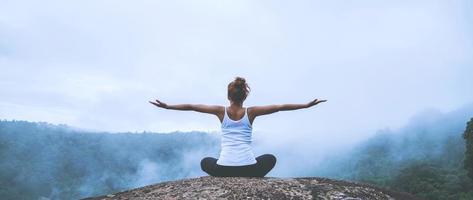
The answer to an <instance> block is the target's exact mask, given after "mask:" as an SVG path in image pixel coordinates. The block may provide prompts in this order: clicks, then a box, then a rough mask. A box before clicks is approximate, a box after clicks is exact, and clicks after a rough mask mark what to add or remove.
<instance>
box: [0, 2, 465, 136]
mask: <svg viewBox="0 0 473 200" xmlns="http://www.w3.org/2000/svg"><path fill="white" fill-rule="evenodd" d="M471 11H472V4H471V2H470V1H467V0H464V1H441V0H438V1H424V0H419V1H391V2H374V1H369V0H366V1H357V2H356V3H347V2H345V1H294V2H291V3H288V2H286V1H257V2H255V1H225V2H222V1H199V2H194V1H172V2H169V1H146V0H143V1H134V2H129V1H99V2H97V1H77V2H64V1H57V0H46V1H41V2H38V1H32V0H20V1H2V6H1V7H0V68H1V71H2V73H0V94H1V96H2V98H0V118H1V119H10V120H11V119H17V120H29V121H47V122H51V123H56V124H61V123H62V124H68V125H70V126H73V127H80V128H84V129H90V130H95V131H109V132H126V131H138V132H141V131H154V132H172V131H176V130H179V131H193V130H199V131H219V123H218V120H217V118H216V117H214V116H208V115H203V114H199V113H191V112H171V111H165V110H157V109H156V108H154V107H152V106H151V105H150V104H148V103H147V101H148V100H152V99H154V98H159V99H160V100H162V101H164V102H166V103H171V104H173V103H205V104H219V105H228V101H227V99H226V86H227V84H228V83H229V82H230V81H231V80H232V79H233V78H234V77H235V76H243V77H245V78H247V80H248V82H249V84H250V86H251V88H252V93H251V94H250V96H249V97H248V99H247V101H246V102H245V106H253V105H266V104H279V103H306V102H309V101H310V100H312V99H313V98H325V99H328V100H329V102H327V104H325V105H321V106H319V107H316V108H314V109H310V110H304V111H295V112H288V113H284V114H283V113H278V114H275V115H272V116H268V117H262V118H261V119H257V120H256V121H255V126H254V128H255V131H260V132H262V134H265V135H273V134H275V133H276V132H278V134H282V135H285V136H287V137H294V138H305V139H313V140H315V141H321V142H320V144H326V143H329V141H332V140H342V141H345V140H349V141H353V142H356V141H360V140H362V139H363V138H366V137H367V136H369V135H370V134H371V133H374V132H375V131H376V130H377V129H378V128H380V127H386V128H399V127H400V126H401V125H403V124H405V123H406V122H407V119H408V118H409V117H410V116H412V115H414V114H415V113H417V112H420V111H422V110H425V109H430V108H433V109H437V110H440V111H442V112H448V111H451V110H453V109H455V108H457V107H460V106H462V105H464V104H466V103H469V102H472V101H473V93H471V92H470V89H471V85H473V80H472V79H471V78H469V77H468V75H469V74H472V73H473V68H472V67H471V66H472V64H473V58H472V57H471V55H473V38H472V37H471V35H473V33H472V30H473V29H472V26H473V25H472V24H473V23H472V22H473V21H472V20H473V17H472V13H473V12H471ZM340 122H343V123H344V126H342V127H338V128H337V129H336V130H335V129H333V127H336V126H338V125H339V123H340ZM306 130H313V131H310V132H309V131H306ZM278 137H279V136H278ZM274 138H275V137H274ZM289 140H291V139H289Z"/></svg>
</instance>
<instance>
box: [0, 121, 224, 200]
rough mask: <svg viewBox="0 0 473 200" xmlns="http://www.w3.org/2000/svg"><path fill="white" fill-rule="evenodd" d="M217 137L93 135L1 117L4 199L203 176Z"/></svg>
mask: <svg viewBox="0 0 473 200" xmlns="http://www.w3.org/2000/svg"><path fill="white" fill-rule="evenodd" d="M218 148H219V138H218V137H216V136H215V135H213V134H207V133H201V132H188V133H181V132H175V133H169V134H156V133H114V134H110V133H92V132H85V131H81V130H75V129H73V128H70V127H67V126H65V125H60V126H57V125H51V124H48V123H32V122H25V121H0V157H1V162H0V197H1V199H40V198H42V197H43V198H49V199H78V198H81V197H88V196H95V195H99V194H107V193H111V192H117V191H121V190H124V189H130V188H134V187H139V186H143V185H147V184H152V183H156V182H161V181H167V180H175V179H181V178H185V177H190V176H200V175H204V174H203V173H202V172H201V171H200V166H199V163H200V159H201V158H202V157H203V156H209V155H210V156H216V154H218Z"/></svg>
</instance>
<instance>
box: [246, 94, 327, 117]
mask: <svg viewBox="0 0 473 200" xmlns="http://www.w3.org/2000/svg"><path fill="white" fill-rule="evenodd" d="M326 101H327V100H318V99H315V100H313V101H311V102H309V103H305V104H279V105H269V106H254V107H252V108H251V110H252V113H253V116H254V118H255V117H257V116H260V115H268V114H271V113H275V112H279V111H286V110H297V109H302V108H310V107H312V106H315V105H317V104H319V103H323V102H326Z"/></svg>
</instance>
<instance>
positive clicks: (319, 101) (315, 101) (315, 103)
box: [307, 99, 327, 108]
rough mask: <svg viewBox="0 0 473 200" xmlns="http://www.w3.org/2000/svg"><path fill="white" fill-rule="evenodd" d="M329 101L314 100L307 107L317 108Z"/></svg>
mask: <svg viewBox="0 0 473 200" xmlns="http://www.w3.org/2000/svg"><path fill="white" fill-rule="evenodd" d="M326 101H327V100H319V99H314V100H313V101H311V102H309V103H307V107H308V108H309V107H312V106H315V105H317V104H319V103H323V102H326Z"/></svg>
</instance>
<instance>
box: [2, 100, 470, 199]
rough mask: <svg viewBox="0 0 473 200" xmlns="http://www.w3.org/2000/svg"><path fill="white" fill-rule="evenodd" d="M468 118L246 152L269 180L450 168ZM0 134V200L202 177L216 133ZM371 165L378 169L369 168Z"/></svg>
mask: <svg viewBox="0 0 473 200" xmlns="http://www.w3.org/2000/svg"><path fill="white" fill-rule="evenodd" d="M472 113H473V105H471V104H469V105H465V106H463V107H461V108H458V109H456V110H455V111H452V112H448V113H442V112H440V111H437V110H426V111H424V112H421V113H418V114H417V115H415V116H413V117H412V118H411V119H410V120H409V123H407V124H406V125H404V126H403V127H401V128H399V129H395V130H388V129H381V130H379V131H378V132H377V134H376V136H375V137H370V138H369V139H365V140H364V141H361V142H360V143H356V144H352V145H340V144H338V145H321V144H320V143H317V141H315V140H293V141H291V140H286V141H283V140H268V139H267V138H265V137H266V136H264V135H258V133H255V138H254V143H253V147H254V152H255V154H256V155H257V156H258V155H260V154H264V153H272V154H274V155H275V156H276V157H277V164H276V166H275V168H274V169H273V170H272V171H271V172H270V173H269V174H268V176H272V177H307V176H322V177H329V178H338V179H347V180H357V179H362V178H363V177H365V175H363V174H364V173H366V171H369V172H370V173H375V175H376V176H381V177H386V176H388V175H389V174H392V173H399V170H402V168H403V167H404V166H406V165H408V164H409V163H412V162H415V161H425V160H426V159H427V160H429V159H435V160H439V161H438V162H443V163H444V164H443V165H446V164H448V163H450V164H451V165H454V166H457V165H460V164H461V161H462V158H463V157H462V155H463V153H464V142H463V139H462V138H461V135H462V132H463V130H464V128H465V124H466V121H468V120H469V119H470V118H471V117H472ZM341 125H343V124H341ZM0 133H1V134H0V136H1V138H0V144H1V145H0V147H1V149H2V150H1V151H0V153H1V156H2V162H1V163H0V172H1V173H0V178H1V181H0V182H2V187H3V188H6V189H4V190H2V191H0V193H1V194H0V195H2V196H4V197H7V199H8V198H9V197H12V198H13V197H15V198H20V197H21V198H25V199H38V198H40V197H44V198H50V199H71V198H80V197H87V196H95V195H100V194H108V193H112V192H118V191H122V190H126V189H131V188H136V187H141V186H145V185H149V184H155V183H160V182H163V181H172V180H179V179H183V178H193V177H200V176H205V175H206V174H205V173H204V172H203V171H201V169H200V160H201V159H202V158H204V157H206V156H212V157H218V154H219V145H220V143H219V134H218V133H205V132H189V133H179V132H174V133H166V134H158V133H151V132H142V133H136V132H135V133H132V132H128V133H104V132H88V131H83V130H80V129H76V128H72V127H68V126H65V125H52V124H47V123H31V122H23V121H1V123H0ZM452 139H453V143H452ZM273 141H278V142H276V143H275V142H273ZM338 142H339V141H333V143H338ZM341 143H343V142H341ZM452 144H453V147H452ZM377 148H379V150H375V153H376V152H377V151H379V152H378V153H376V154H374V155H373V154H372V152H373V149H377ZM446 148H447V149H446ZM452 148H453V149H452ZM370 152H371V153H370ZM446 154H448V156H446ZM452 156H453V157H452ZM372 160H377V161H376V162H378V165H370V164H369V163H370V162H371V161H372ZM443 160H445V161H443ZM452 160H453V161H455V162H453V161H452ZM385 162H387V163H385ZM363 166H364V167H363ZM379 168H381V169H379ZM386 168H388V169H390V170H388V171H387V172H386V171H383V169H386ZM376 173H377V174H376ZM386 173H389V174H386ZM360 174H362V175H363V176H361V175H360ZM360 176H361V177H360ZM362 180H363V179H362Z"/></svg>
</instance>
